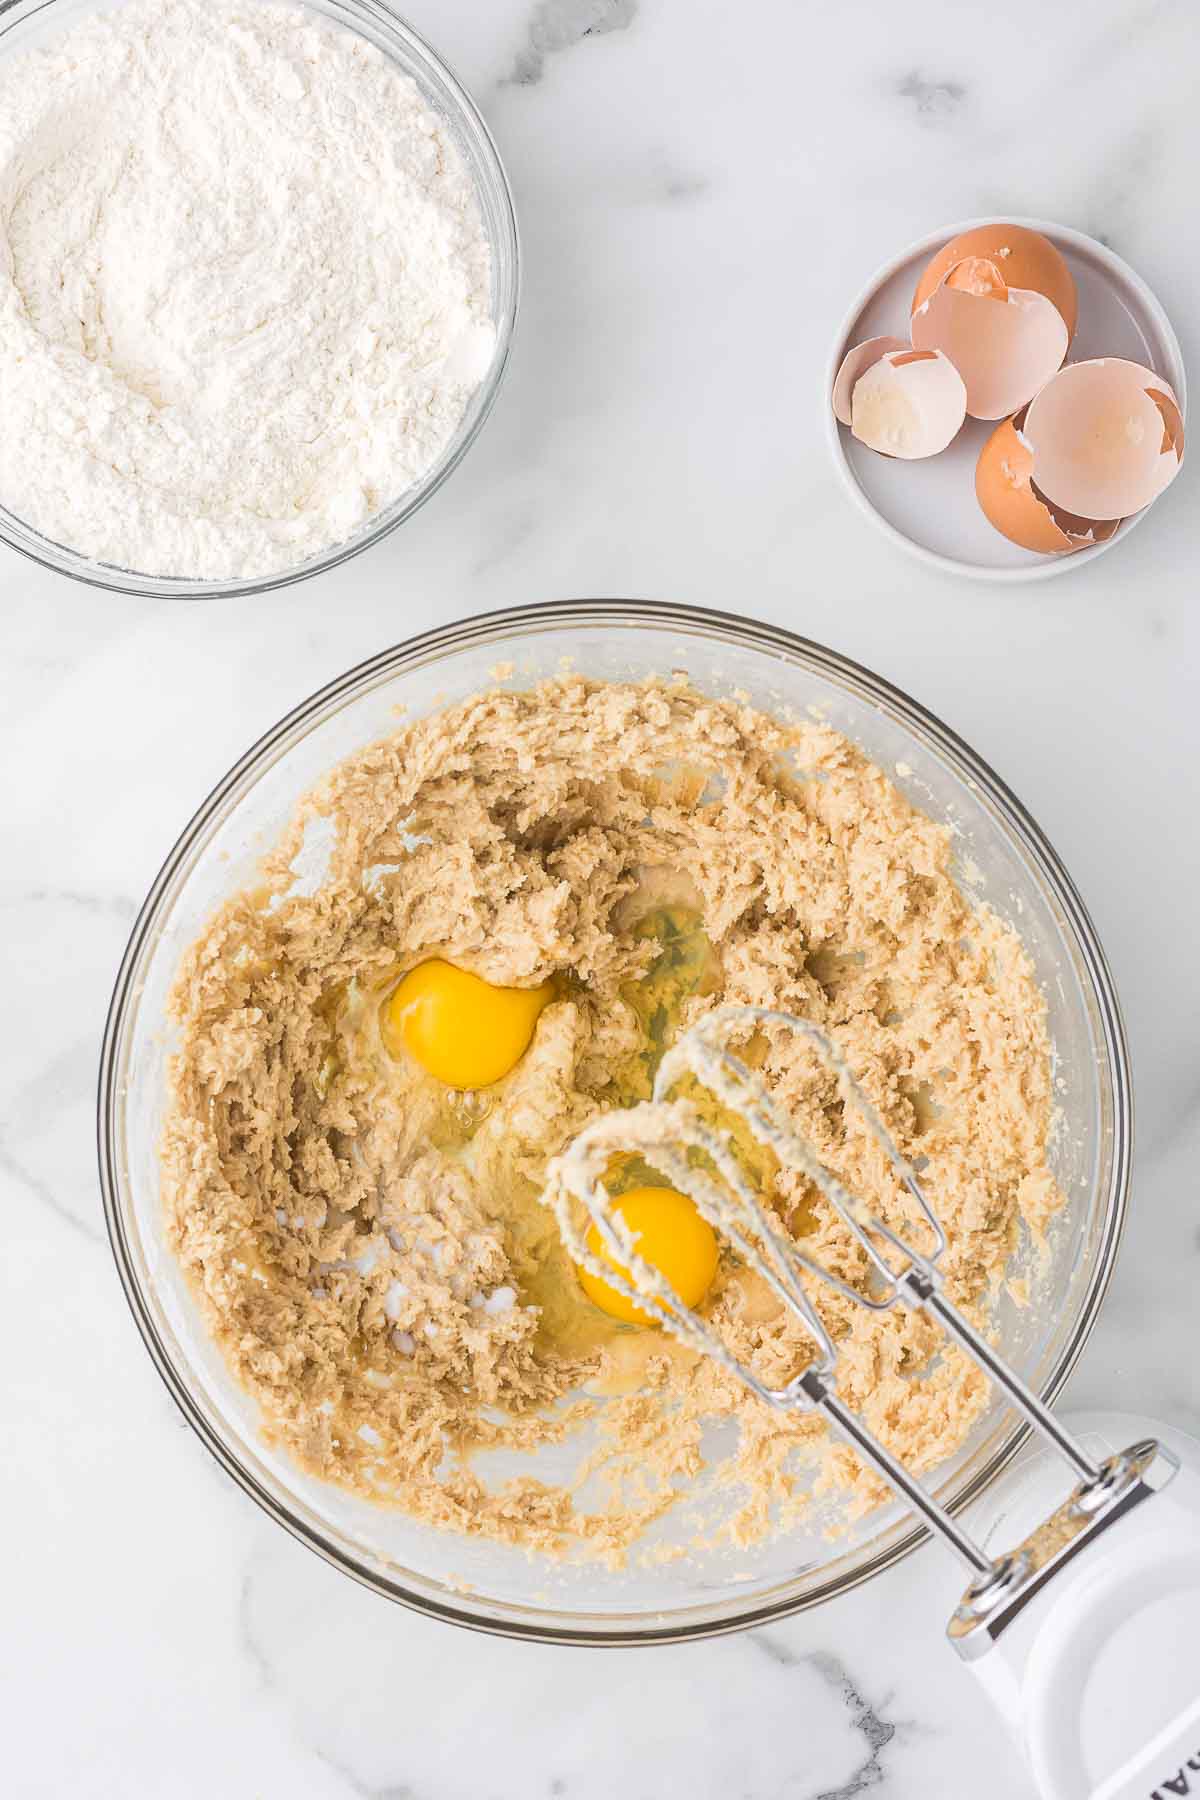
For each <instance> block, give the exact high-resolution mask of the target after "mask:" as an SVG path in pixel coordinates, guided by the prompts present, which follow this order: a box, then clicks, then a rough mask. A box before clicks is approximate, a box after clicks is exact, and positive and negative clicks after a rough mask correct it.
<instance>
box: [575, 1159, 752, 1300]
mask: <svg viewBox="0 0 1200 1800" xmlns="http://www.w3.org/2000/svg"><path fill="white" fill-rule="evenodd" d="M612 1210H613V1211H614V1212H616V1213H620V1215H621V1217H622V1219H624V1221H625V1223H626V1225H627V1226H628V1227H629V1229H630V1231H631V1232H632V1233H633V1235H634V1237H635V1238H636V1240H637V1250H638V1255H639V1256H641V1257H642V1259H643V1260H644V1261H645V1262H648V1263H649V1264H650V1266H651V1268H652V1269H657V1270H658V1272H659V1274H660V1275H661V1276H662V1277H663V1280H664V1281H666V1282H667V1284H668V1285H669V1286H670V1287H672V1288H673V1289H674V1290H675V1292H676V1293H677V1294H678V1296H679V1298H680V1300H681V1301H682V1302H683V1304H684V1306H688V1307H691V1306H697V1305H698V1304H699V1302H700V1301H701V1300H703V1298H704V1296H705V1294H706V1293H707V1292H708V1290H709V1288H710V1286H711V1285H712V1279H713V1276H714V1275H715V1274H716V1272H717V1257H718V1254H719V1252H718V1246H717V1234H716V1232H715V1231H714V1230H713V1228H712V1226H711V1225H710V1224H709V1223H708V1220H707V1219H704V1218H702V1217H701V1215H700V1214H699V1213H698V1212H697V1210H696V1208H695V1206H694V1205H693V1203H692V1201H691V1200H689V1199H688V1197H687V1195H686V1194H679V1193H677V1192H676V1191H675V1189H674V1188H653V1187H640V1188H633V1189H631V1190H630V1192H629V1193H628V1194H621V1195H620V1196H619V1197H618V1198H615V1199H614V1200H613V1202H612ZM585 1242H586V1243H587V1247H588V1249H589V1250H591V1251H592V1252H593V1254H594V1255H596V1256H598V1257H600V1258H602V1260H603V1261H604V1262H606V1263H608V1264H609V1266H610V1267H611V1268H614V1269H616V1270H617V1272H618V1273H619V1274H621V1275H624V1276H625V1278H626V1280H629V1279H630V1276H629V1271H628V1269H626V1268H625V1266H624V1264H622V1263H619V1262H617V1261H616V1260H615V1258H613V1257H612V1256H611V1255H610V1254H609V1252H608V1250H607V1248H606V1247H605V1244H604V1242H603V1240H602V1238H601V1236H600V1232H599V1230H598V1229H597V1227H596V1226H595V1225H592V1226H591V1227H589V1230H588V1234H587V1238H586V1240H585ZM579 1280H580V1283H581V1285H582V1287H583V1291H584V1293H585V1294H586V1295H587V1297H588V1299H589V1300H591V1301H593V1302H594V1303H595V1305H597V1306H599V1307H601V1308H603V1310H604V1311H605V1312H606V1313H609V1314H611V1316H612V1317H613V1318H614V1319H622V1320H624V1321H626V1323H628V1324H631V1325H656V1324H657V1323H658V1321H657V1319H653V1318H651V1316H650V1315H649V1313H646V1312H643V1311H642V1309H641V1307H640V1306H635V1305H634V1303H633V1301H632V1300H627V1299H626V1298H625V1295H624V1294H620V1293H618V1292H617V1290H616V1288H613V1287H610V1286H609V1285H608V1283H607V1281H604V1280H602V1279H601V1277H600V1276H598V1275H593V1274H592V1273H591V1272H590V1270H588V1269H582V1268H581V1269H580V1270H579Z"/></svg>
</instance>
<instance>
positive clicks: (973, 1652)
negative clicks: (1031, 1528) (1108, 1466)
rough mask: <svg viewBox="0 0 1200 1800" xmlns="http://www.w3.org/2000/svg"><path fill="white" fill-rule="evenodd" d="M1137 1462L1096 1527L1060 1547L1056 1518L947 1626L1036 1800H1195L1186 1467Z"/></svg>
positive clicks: (1192, 1477) (1199, 1585)
mask: <svg viewBox="0 0 1200 1800" xmlns="http://www.w3.org/2000/svg"><path fill="white" fill-rule="evenodd" d="M1138 1452H1140V1453H1141V1456H1142V1463H1141V1467H1140V1470H1139V1482H1138V1484H1136V1486H1135V1487H1131V1488H1130V1489H1129V1498H1128V1501H1127V1504H1125V1505H1124V1506H1122V1505H1121V1503H1120V1501H1119V1499H1116V1500H1114V1503H1113V1504H1111V1505H1110V1506H1108V1507H1107V1508H1106V1511H1107V1512H1108V1515H1109V1516H1108V1519H1107V1522H1106V1523H1105V1524H1104V1525H1103V1526H1102V1527H1101V1526H1098V1527H1097V1528H1096V1529H1095V1530H1094V1531H1085V1532H1083V1533H1082V1534H1081V1535H1080V1536H1079V1537H1078V1540H1077V1541H1076V1542H1071V1536H1072V1535H1073V1528H1070V1527H1069V1528H1068V1532H1067V1535H1066V1536H1065V1537H1064V1536H1062V1535H1061V1532H1062V1527H1063V1524H1064V1521H1068V1520H1069V1518H1070V1507H1069V1505H1068V1506H1066V1507H1063V1508H1060V1510H1059V1512H1058V1513H1056V1514H1055V1515H1053V1517H1052V1518H1051V1519H1050V1520H1047V1521H1046V1523H1045V1524H1044V1525H1043V1526H1040V1527H1039V1528H1038V1531H1037V1532H1035V1533H1033V1534H1032V1535H1031V1537H1030V1538H1029V1539H1027V1540H1026V1544H1025V1545H1023V1546H1022V1547H1021V1549H1020V1550H1019V1551H1017V1552H1015V1553H1014V1557H1015V1559H1020V1558H1021V1557H1022V1556H1026V1555H1027V1553H1028V1561H1027V1564H1026V1575H1025V1578H1024V1579H1023V1580H1022V1579H1021V1578H1020V1577H1019V1576H1018V1578H1017V1579H1016V1581H1015V1582H1010V1584H1009V1593H1008V1596H1007V1598H1005V1597H1004V1596H1000V1597H999V1598H998V1599H993V1600H992V1602H990V1603H989V1602H988V1601H987V1598H986V1596H985V1597H984V1603H983V1605H982V1606H980V1605H979V1604H978V1603H975V1604H974V1605H972V1604H969V1603H965V1605H964V1607H960V1608H959V1610H958V1612H956V1614H955V1617H954V1619H953V1620H952V1621H951V1625H950V1636H951V1640H952V1641H956V1647H957V1648H958V1649H959V1651H960V1653H961V1654H963V1656H964V1660H965V1661H966V1662H967V1664H968V1667H969V1668H970V1669H971V1671H972V1673H973V1674H974V1675H975V1676H976V1677H977V1678H978V1680H979V1681H980V1683H981V1684H982V1686H983V1687H984V1689H985V1691H986V1692H987V1694H988V1697H989V1698H990V1699H991V1701H992V1702H993V1704H994V1705H995V1706H996V1707H997V1709H998V1710H999V1711H1000V1712H1001V1713H1002V1714H1003V1716H1004V1718H1005V1721H1006V1722H1007V1724H1008V1725H1009V1727H1010V1729H1011V1730H1012V1731H1013V1732H1014V1733H1015V1735H1016V1736H1017V1738H1018V1739H1019V1741H1020V1743H1021V1746H1022V1748H1023V1750H1024V1752H1025V1755H1026V1758H1027V1760H1028V1762H1029V1765H1030V1768H1031V1771H1032V1773H1033V1776H1034V1780H1035V1781H1036V1783H1037V1785H1038V1788H1039V1790H1040V1791H1041V1793H1042V1794H1043V1795H1044V1796H1045V1797H1046V1800H1175V1797H1176V1796H1181V1797H1188V1796H1190V1797H1191V1800H1200V1467H1191V1466H1188V1465H1187V1464H1186V1463H1185V1465H1184V1466H1183V1467H1182V1468H1181V1467H1180V1466H1179V1463H1178V1461H1177V1460H1176V1458H1175V1457H1173V1456H1171V1455H1170V1454H1169V1453H1168V1452H1166V1451H1164V1450H1163V1449H1162V1448H1161V1447H1160V1446H1159V1445H1157V1444H1153V1443H1145V1444H1140V1445H1137V1446H1134V1447H1133V1451H1132V1452H1131V1453H1130V1454H1137V1453H1138ZM1138 1490H1140V1491H1138ZM1142 1501H1145V1502H1147V1503H1146V1504H1141V1503H1140V1502H1142ZM1056 1530H1058V1531H1059V1532H1060V1538H1059V1543H1058V1545H1057V1548H1056V1545H1055V1541H1054V1539H1055V1532H1056ZM1031 1547H1032V1550H1031ZM1039 1556H1040V1558H1041V1564H1042V1568H1041V1579H1037V1578H1036V1577H1037V1573H1038V1570H1037V1563H1038V1558H1039ZM1022 1593H1023V1595H1024V1597H1023V1598H1022ZM968 1614H970V1615H973V1616H971V1617H968V1616H967V1615H968ZM989 1615H990V1616H989Z"/></svg>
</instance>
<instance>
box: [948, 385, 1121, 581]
mask: <svg viewBox="0 0 1200 1800" xmlns="http://www.w3.org/2000/svg"><path fill="white" fill-rule="evenodd" d="M1022 417H1023V415H1022V414H1020V413H1018V414H1017V415H1016V417H1015V418H1012V419H1004V420H1003V421H1002V422H1001V423H1000V424H999V425H997V427H996V429H995V431H993V433H992V435H991V436H990V437H989V438H988V440H987V443H986V444H985V445H984V446H983V449H982V450H981V451H980V452H979V461H978V463H977V464H976V467H975V496H976V499H977V500H978V501H979V504H980V507H981V508H982V510H983V513H984V515H985V517H986V518H987V519H988V521H989V523H990V524H992V525H994V526H995V528H996V530H997V531H998V532H1000V534H1001V536H1003V537H1006V538H1008V539H1009V541H1010V542H1011V543H1014V544H1019V545H1020V546H1021V548H1022V550H1034V551H1037V552H1038V553H1039V554H1041V555H1043V556H1069V555H1070V554H1071V552H1072V551H1074V550H1086V549H1087V548H1088V546H1089V545H1090V544H1099V543H1103V542H1104V541H1105V539H1107V538H1110V537H1112V535H1113V533H1114V532H1115V531H1116V529H1117V527H1118V525H1119V524H1120V523H1121V521H1120V520H1119V519H1102V520H1094V519H1081V518H1078V517H1076V516H1075V515H1074V514H1072V513H1064V512H1062V511H1061V510H1060V509H1059V508H1056V507H1054V506H1052V505H1051V504H1050V502H1049V501H1048V500H1047V499H1046V497H1045V495H1044V494H1041V493H1039V491H1038V489H1037V487H1036V485H1035V484H1034V482H1033V480H1032V476H1033V452H1032V451H1031V450H1030V448H1029V446H1028V445H1027V444H1025V443H1024V442H1023V441H1022V439H1021V437H1020V434H1019V431H1018V425H1019V423H1020V422H1021V421H1022Z"/></svg>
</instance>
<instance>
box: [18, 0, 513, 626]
mask: <svg viewBox="0 0 1200 1800" xmlns="http://www.w3.org/2000/svg"><path fill="white" fill-rule="evenodd" d="M291 3H292V4H294V5H298V6H300V7H302V8H303V9H304V10H307V11H309V12H311V13H313V14H316V15H318V16H323V17H324V18H326V19H328V20H330V21H331V22H333V23H335V24H336V25H338V26H340V27H342V28H343V29H347V30H351V31H354V32H356V33H358V34H359V35H360V36H362V37H363V38H365V39H366V40H367V41H368V42H369V43H371V44H373V45H374V46H375V47H376V48H377V49H378V50H380V51H381V52H383V54H384V55H385V56H386V57H387V58H389V59H390V61H391V62H392V63H393V64H394V65H395V66H396V67H397V68H398V69H399V70H400V71H401V72H402V73H403V74H405V75H408V76H410V77H411V78H412V80H413V81H415V82H416V84H417V86H418V88H419V89H420V91H421V93H422V95H423V97H424V98H425V100H426V101H427V103H428V105H429V107H430V108H431V109H432V110H433V111H434V112H435V113H436V114H437V115H438V117H439V119H440V121H441V123H442V125H443V126H444V128H445V129H446V131H447V132H448V133H449V135H450V137H451V139H452V141H453V142H454V144H455V145H456V147H457V149H458V151H459V153H460V155H461V157H462V158H463V161H464V164H465V166H466V169H467V171H468V172H469V175H470V177H471V181H472V184H473V186H474V189H475V194H476V198H477V201H478V206H479V212H480V216H481V219H482V224H483V229H484V232H485V235H486V237H487V240H488V244H489V248H490V256H491V296H490V298H491V321H492V324H493V326H494V329H495V346H494V350H493V352H492V356H491V360H490V362H489V364H488V366H487V368H486V371H485V372H484V374H483V375H482V378H481V379H480V381H479V384H478V386H477V387H476V388H475V390H474V393H473V395H472V397H471V399H470V401H469V402H468V404H467V406H466V410H465V411H464V413H463V415H462V417H461V419H460V420H459V423H458V425H457V427H456V429H455V430H454V432H453V434H452V436H451V437H450V439H449V441H448V442H447V443H446V444H445V445H444V447H443V449H442V450H441V452H440V454H439V455H438V456H437V458H436V460H435V461H434V462H433V463H432V464H431V465H430V467H429V468H428V469H427V470H426V471H425V473H424V474H423V475H422V476H421V477H420V479H419V480H418V481H417V482H416V483H415V484H414V485H413V486H411V487H409V488H408V489H407V490H406V491H405V492H403V493H401V494H400V495H399V496H398V498H397V499H395V500H394V501H392V502H391V503H390V505H388V506H386V507H384V508H383V510H382V511H379V512H377V513H374V514H373V515H372V516H371V517H370V518H368V519H367V520H366V522H365V523H364V524H362V525H361V526H360V527H359V528H358V529H356V530H355V531H354V532H353V534H352V535H350V536H348V537H347V538H345V540H344V541H341V542H339V543H335V544H333V545H331V546H330V547H328V548H327V549H324V550H322V551H321V552H320V553H319V554H317V555H314V556H312V557H310V558H309V559H308V560H307V561H302V562H298V563H297V564H295V565H294V566H290V567H287V568H284V569H282V570H279V571H277V572H274V573H270V574H266V575H262V576H257V577H245V578H236V577H235V578H231V579H222V580H186V579H182V578H175V577H171V576H156V575H153V574H144V573H140V572H138V571H137V570H135V569H129V568H123V567H118V566H116V565H114V564H110V563H106V562H100V561H97V560H95V559H93V558H91V557H88V556H84V555H80V554H79V553H78V552H77V551H74V550H72V549H70V548H68V547H66V546H65V545H63V544H60V543H56V542H54V541H52V540H51V539H50V538H48V537H46V536H44V535H43V534H42V533H41V532H40V531H37V530H34V529H33V528H32V527H31V526H30V525H29V524H28V523H27V522H26V521H25V520H23V519H21V518H19V517H17V516H16V515H15V514H14V513H12V512H10V511H8V510H6V509H5V508H4V507H3V506H0V541H3V542H4V543H6V544H8V545H9V546H10V547H11V548H12V549H14V550H19V551H21V552H22V553H23V554H24V555H26V556H29V557H31V558H32V559H33V560H34V561H35V562H39V563H41V564H43V565H44V566H45V567H47V568H51V569H55V570H58V571H59V572H60V573H62V574H64V575H70V576H72V577H73V578H74V579H75V580H77V581H83V582H87V583H89V584H90V585H92V586H94V587H100V588H108V589H111V590H113V591H114V592H117V593H126V594H143V595H146V596H148V597H151V598H158V599H173V600H206V599H221V598H228V597H231V596H236V595H242V594H251V593H259V592H265V591H268V590H270V589H272V588H279V587H286V586H288V585H290V584H291V583H292V582H296V581H303V580H304V579H305V578H306V577H308V576H311V575H319V574H322V573H323V572H324V571H325V570H327V569H332V568H336V567H337V566H338V565H339V564H341V563H344V562H347V561H348V560H349V559H350V558H351V557H352V556H357V555H358V554H359V552H360V551H363V550H366V549H367V548H369V546H370V545H372V544H375V543H377V542H378V541H379V540H380V539H381V538H384V537H387V536H388V535H389V533H391V532H393V531H395V530H396V528H397V526H399V525H402V524H403V523H404V521H405V520H406V519H408V518H410V517H411V515H412V514H413V513H414V512H416V511H417V509H418V507H420V506H422V505H423V504H424V503H425V501H426V500H428V499H429V498H430V496H431V495H432V494H434V493H435V492H436V491H437V489H438V488H439V487H441V485H442V483H443V482H444V481H445V480H446V479H447V478H448V477H449V476H450V475H451V474H453V472H454V470H455V469H456V468H457V467H458V465H459V463H460V462H461V461H462V459H463V457H464V456H465V455H466V453H467V451H468V450H469V449H470V447H471V445H472V444H473V443H474V441H475V439H476V437H477V436H478V434H479V432H480V430H481V428H482V426H483V423H484V421H485V419H486V418H487V416H488V414H489V412H490V411H491V409H492V406H493V404H494V402H495V399H496V395H497V392H498V390H499V387H500V383H501V380H502V378H503V375H504V371H505V368H506V366H507V363H508V358H509V353H510V350H511V346H512V337H513V331H514V328H515V324H516V317H517V307H518V299H519V292H520V258H519V244H518V236H517V224H516V214H515V211H514V208H513V200H512V192H511V189H510V186H509V182H508V177H507V175H506V173H505V171H504V167H503V164H502V163H501V160H500V155H499V152H498V150H497V148H496V145H495V143H494V141H493V139H492V136H491V133H490V132H489V130H488V128H487V126H486V124H485V123H484V121H483V118H482V117H481V115H480V113H479V111H478V108H477V107H476V105H475V103H474V101H473V100H472V98H471V96H470V94H469V93H468V92H467V91H466V89H465V88H464V87H463V86H462V84H461V83H460V82H459V81H458V79H457V78H456V77H455V75H454V74H453V73H452V72H451V70H450V69H448V68H447V67H446V65H445V64H444V63H443V62H442V61H441V59H440V58H439V57H438V56H437V55H436V54H435V53H434V52H433V50H432V49H430V47H429V46H428V45H427V44H426V43H425V42H424V41H423V40H422V39H421V38H420V37H418V35H417V34H416V32H414V31H413V30H412V29H411V27H410V26H408V25H407V24H405V22H404V20H403V19H402V18H401V17H400V15H399V14H398V13H397V12H396V11H395V10H394V9H393V8H392V7H391V6H390V5H389V4H388V3H387V0H291ZM112 10H114V9H113V7H112V6H111V5H110V4H105V3H104V0H8V4H7V5H5V6H3V7H0V65H2V64H4V63H6V62H7V61H8V60H9V59H11V58H13V57H16V56H22V55H24V54H25V53H27V52H29V51H33V50H39V49H42V48H44V47H46V46H47V45H50V44H52V43H53V41H54V40H55V39H58V38H61V37H62V36H63V35H64V34H65V33H67V32H69V31H70V30H71V28H72V27H73V26H75V25H76V24H78V23H80V22H81V21H82V20H84V19H85V18H86V17H87V16H88V15H90V14H92V13H103V12H111V11H112ZM2 428H3V427H2V426H0V429H2Z"/></svg>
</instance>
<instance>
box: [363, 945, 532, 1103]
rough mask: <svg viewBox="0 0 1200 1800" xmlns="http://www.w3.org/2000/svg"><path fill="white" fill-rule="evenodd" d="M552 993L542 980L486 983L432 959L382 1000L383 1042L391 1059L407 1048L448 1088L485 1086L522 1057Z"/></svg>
mask: <svg viewBox="0 0 1200 1800" xmlns="http://www.w3.org/2000/svg"><path fill="white" fill-rule="evenodd" d="M552 994H553V989H552V986H551V984H550V982H548V981H546V982H543V983H542V985H541V986H540V987H535V988H509V987H493V986H492V984H491V982H490V981H484V980H483V979H482V977H481V976H479V975H472V974H470V973H469V972H468V971H467V970H466V969H456V968H455V967H454V965H453V964H452V963H447V962H441V961H439V960H438V959H436V958H435V959H434V960H432V961H431V962H423V963H418V965H417V967H416V968H415V969H410V970H409V972H408V974H407V975H406V976H405V977H404V979H403V981H401V983H400V985H399V986H398V987H397V988H396V989H395V991H394V992H393V993H392V994H391V995H389V997H388V999H387V1000H386V1001H385V1002H384V1005H383V1013H382V1018H381V1029H382V1033H383V1040H384V1043H385V1044H386V1045H387V1048H388V1050H389V1051H390V1052H391V1054H392V1055H393V1056H394V1055H396V1054H398V1052H399V1051H400V1049H404V1050H407V1051H408V1053H409V1055H410V1056H412V1057H414V1058H415V1059H416V1061H417V1062H419V1063H420V1065H421V1067H422V1068H423V1069H425V1070H427V1072H428V1073H429V1074H430V1075H433V1076H434V1077H436V1079H437V1080H438V1081H444V1082H445V1084H446V1086H447V1087H452V1088H482V1087H490V1086H491V1084H492V1082H494V1081H499V1080H501V1079H502V1077H503V1076H505V1075H507V1074H508V1072H509V1070H510V1069H515V1068H516V1066H517V1064H518V1063H519V1062H520V1060H521V1058H522V1057H523V1056H524V1054H525V1052H526V1050H528V1048H529V1041H530V1039H531V1038H532V1036H533V1028H534V1026H535V1025H536V1024H537V1021H538V1014H539V1013H540V1012H541V1010H542V1008H543V1007H544V1006H545V1005H546V1004H547V1002H548V1001H549V1000H550V999H551V998H552Z"/></svg>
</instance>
